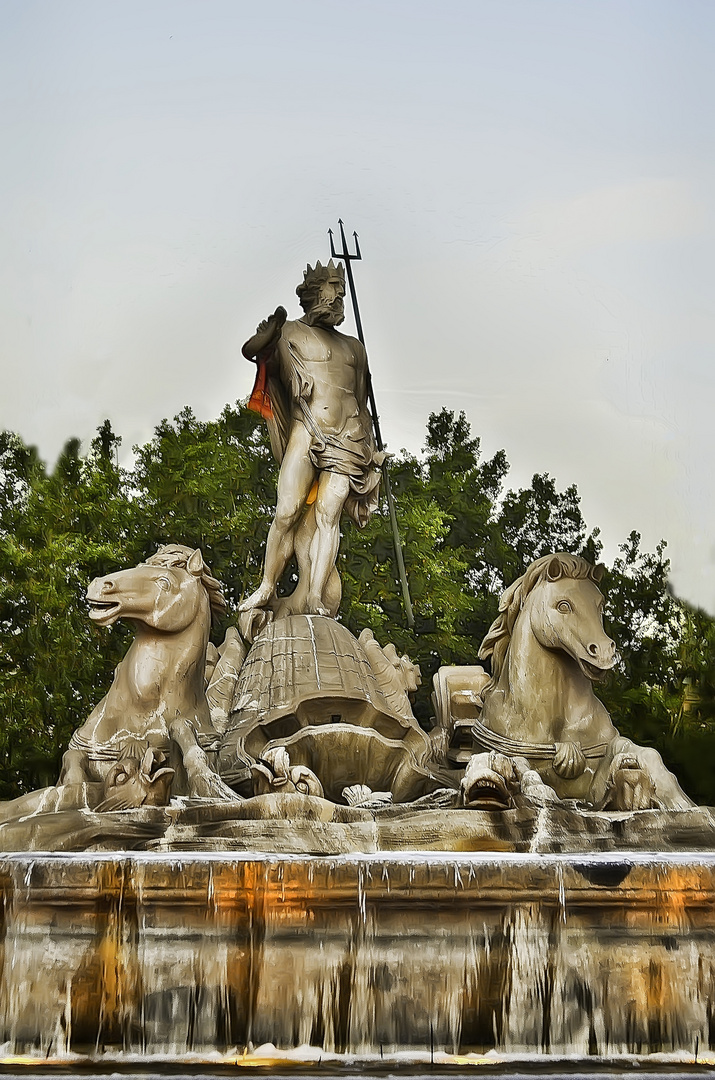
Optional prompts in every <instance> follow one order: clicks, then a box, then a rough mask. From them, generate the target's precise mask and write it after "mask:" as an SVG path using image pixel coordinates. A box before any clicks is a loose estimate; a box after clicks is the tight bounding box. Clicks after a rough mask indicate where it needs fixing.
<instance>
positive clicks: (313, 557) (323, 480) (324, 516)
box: [307, 472, 350, 615]
mask: <svg viewBox="0 0 715 1080" xmlns="http://www.w3.org/2000/svg"><path fill="white" fill-rule="evenodd" d="M349 491H350V480H349V479H348V477H347V476H343V475H342V474H341V473H334V472H323V473H321V474H320V480H319V482H318V497H317V499H316V500H315V521H316V526H317V528H316V530H315V534H314V536H313V539H312V541H311V545H310V587H309V589H308V603H307V608H308V611H309V612H311V613H312V614H314V615H329V614H330V611H329V609H328V605H327V603H326V601H325V599H324V593H325V587H326V585H327V583H328V578H329V577H330V574H331V572H332V570H333V568H334V567H335V560H336V559H337V556H338V546H339V544H340V515H341V513H342V510H343V506H344V505H345V500H346V499H347V497H348V493H349Z"/></svg>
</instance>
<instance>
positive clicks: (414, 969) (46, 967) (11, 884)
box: [0, 852, 715, 1067]
mask: <svg viewBox="0 0 715 1080" xmlns="http://www.w3.org/2000/svg"><path fill="white" fill-rule="evenodd" d="M0 887H1V888H2V890H3V909H2V913H3V919H2V934H1V938H2V952H1V962H2V976H1V982H0V1039H2V1040H3V1042H4V1044H5V1062H6V1067H7V1066H8V1065H9V1064H10V1059H12V1058H13V1056H17V1055H20V1056H22V1055H25V1056H27V1057H28V1059H31V1060H35V1061H36V1060H38V1059H46V1058H57V1057H61V1056H63V1055H68V1054H69V1055H72V1054H81V1055H87V1056H88V1057H89V1059H91V1060H95V1061H100V1060H102V1059H104V1060H107V1061H108V1060H116V1059H117V1056H119V1058H122V1057H123V1058H124V1060H125V1061H127V1062H129V1061H130V1060H132V1059H133V1057H134V1056H135V1055H140V1056H142V1057H143V1058H146V1056H147V1055H150V1056H153V1055H156V1056H157V1057H161V1058H165V1059H169V1060H172V1061H178V1060H182V1059H185V1058H186V1057H187V1056H191V1055H195V1056H198V1057H203V1058H204V1059H205V1058H206V1057H207V1056H210V1055H212V1054H213V1055H219V1056H220V1057H221V1058H222V1059H228V1058H230V1056H231V1055H234V1056H240V1055H246V1054H251V1053H253V1052H254V1051H255V1049H256V1048H258V1047H264V1048H265V1047H266V1046H267V1044H269V1057H270V1054H271V1053H273V1051H272V1050H270V1046H272V1047H275V1048H277V1049H276V1052H275V1056H276V1058H280V1056H281V1055H286V1054H290V1053H297V1054H298V1056H300V1055H301V1054H302V1055H303V1058H305V1057H306V1055H307V1056H308V1057H310V1056H311V1055H312V1057H313V1059H315V1055H316V1054H319V1055H320V1056H321V1058H322V1056H323V1055H324V1056H325V1057H326V1058H331V1057H332V1058H335V1057H337V1056H340V1055H347V1056H348V1057H349V1058H350V1059H355V1058H357V1059H361V1060H363V1061H364V1062H369V1061H375V1060H379V1059H380V1058H388V1059H389V1058H392V1059H394V1057H395V1055H399V1054H407V1055H408V1056H409V1055H412V1057H413V1058H414V1059H415V1060H416V1059H417V1058H418V1057H420V1055H421V1056H422V1057H424V1056H425V1055H429V1058H428V1060H429V1061H431V1062H439V1061H442V1060H448V1058H445V1057H444V1055H456V1057H455V1058H449V1060H454V1061H456V1060H457V1059H458V1057H459V1056H460V1055H469V1054H471V1055H477V1056H479V1055H491V1058H490V1057H487V1061H488V1060H491V1059H494V1060H497V1059H501V1058H511V1059H523V1058H526V1059H528V1060H533V1061H537V1060H541V1061H542V1062H543V1061H546V1060H548V1058H549V1057H551V1058H552V1059H554V1060H556V1059H558V1058H563V1057H565V1056H571V1055H575V1056H577V1057H578V1058H580V1059H582V1060H585V1059H590V1060H592V1061H595V1060H596V1059H598V1060H600V1061H603V1060H604V1059H606V1060H614V1061H617V1060H618V1059H624V1058H626V1057H629V1056H632V1055H636V1056H638V1055H670V1056H672V1055H675V1057H676V1058H677V1059H679V1060H683V1061H686V1060H693V1059H694V1057H695V1055H696V1054H697V1055H698V1060H699V1061H700V1062H702V1063H703V1064H707V1063H708V1062H710V1063H711V1064H712V1063H713V1062H714V1061H715V1059H713V1057H712V1050H713V1049H715V1026H714V1021H713V1004H714V1003H715V903H714V901H715V856H713V855H707V854H705V855H703V854H692V855H687V854H685V855H683V854H679V855H662V856H661V855H644V854H636V853H619V854H617V855H593V856H583V855H579V856H573V855H570V856H558V855H531V854H524V855H514V854H499V853H493V852H492V853H484V854H481V853H466V854H463V855H440V854H433V853H430V854H425V853H416V854H410V855H402V854H400V855H394V854H383V855H364V856H354V855H353V856H341V857H336V858H325V857H317V856H316V857H309V856H300V857H285V856H282V857H276V856H265V855H256V856H251V855H244V854H241V855H240V856H237V855H234V854H223V853H212V852H210V853H182V855H181V856H177V855H166V854H151V853H146V854H144V853H142V854H127V855H121V854H120V855H116V854H111V855H110V854H104V853H97V854H89V855H36V856H34V857H30V856H20V855H18V856H7V857H5V858H3V859H2V860H0ZM307 1048H312V1049H311V1050H310V1051H308V1050H307ZM263 1053H264V1055H265V1053H266V1051H265V1049H264V1051H263ZM244 1060H245V1058H244ZM266 1061H268V1059H266ZM0 1064H1V1062H0Z"/></svg>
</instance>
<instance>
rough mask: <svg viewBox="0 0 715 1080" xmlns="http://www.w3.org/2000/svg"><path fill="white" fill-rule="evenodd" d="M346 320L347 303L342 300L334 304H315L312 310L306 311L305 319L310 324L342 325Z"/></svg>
mask: <svg viewBox="0 0 715 1080" xmlns="http://www.w3.org/2000/svg"><path fill="white" fill-rule="evenodd" d="M344 320H345V305H344V304H343V302H342V300H339V301H336V302H335V303H334V304H314V305H313V307H312V308H311V309H310V311H306V313H305V315H304V316H303V321H304V322H307V324H308V326H315V325H316V324H317V325H320V326H340V323H341V322H343V321H344Z"/></svg>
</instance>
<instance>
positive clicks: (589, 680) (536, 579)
mask: <svg viewBox="0 0 715 1080" xmlns="http://www.w3.org/2000/svg"><path fill="white" fill-rule="evenodd" d="M603 571H604V567H603V566H593V565H592V564H591V563H589V562H587V561H586V560H585V559H582V558H580V557H578V556H575V555H568V554H563V553H561V554H556V555H546V556H544V557H543V558H540V559H537V560H536V561H535V562H533V563H532V564H531V566H530V567H529V568H528V570H527V571H526V573H525V574H524V575H523V576H522V577H520V578H519V579H518V581H515V582H514V584H513V585H511V586H510V587H509V588H508V589H507V590H506V592H505V593H504V594H503V596H502V598H501V602H500V605H499V615H498V617H497V619H496V620H495V622H494V623H493V624H492V626H491V629H490V630H489V632H488V634H487V635H486V637H485V638H484V641H483V642H482V645H481V648H480V650H479V657H480V659H485V658H487V657H491V667H492V675H491V681H490V682H489V683H488V684H487V686H486V687H485V688H484V690H483V691H482V695H481V696H482V701H483V707H482V710H481V713H480V716H479V718H478V719H477V721H476V722H475V724H474V728H473V734H474V738H475V741H476V742H477V743H478V744H480V747H482V748H485V749H487V750H494V751H498V752H500V753H503V754H507V755H510V756H517V755H520V756H522V757H524V758H526V759H527V760H528V761H529V762H530V763H532V764H533V766H534V767H535V768H536V769H537V770H538V772H539V773H540V774H541V777H542V779H543V780H544V781H545V783H546V784H548V785H549V786H551V787H552V788H554V790H555V791H556V793H557V794H558V795H559V796H560V797H561V798H572V799H578V800H583V801H585V802H588V803H590V804H591V805H593V806H595V807H598V808H602V809H615V810H644V809H650V808H662V809H674V810H680V809H686V808H689V807H691V806H693V803H692V802H691V801H690V799H688V797H687V796H686V795H685V793H684V792H683V791H682V789H681V788H680V785H679V784H678V781H677V780H676V778H675V777H674V776H673V774H672V773H671V772H670V771H669V770H668V769H667V768H666V767H665V765H664V764H663V760H662V758H661V756H660V754H659V753H658V752H657V751H656V750H654V749H652V748H650V747H642V746H637V745H636V744H635V743H633V742H631V741H630V739H625V738H623V737H621V735H620V734H619V732H618V730H617V729H616V728H615V727H614V725H613V722H612V720H611V717H610V715H609V713H608V710H607V709H606V707H605V705H604V704H603V703H602V702H601V701H600V700H599V699H598V698H597V697H596V695H595V693H594V691H593V684H594V682H597V681H598V680H600V679H602V678H603V677H604V676H605V675H606V674H607V673H608V672H609V671H610V670H611V669H612V668H613V667H614V666H615V664H616V663H617V653H616V646H615V643H614V642H613V641H612V640H611V638H609V637H608V636H607V634H606V632H605V631H604V629H603V619H602V612H603V595H602V593H601V592H600V590H599V588H598V583H599V582H600V580H601V577H602V575H603Z"/></svg>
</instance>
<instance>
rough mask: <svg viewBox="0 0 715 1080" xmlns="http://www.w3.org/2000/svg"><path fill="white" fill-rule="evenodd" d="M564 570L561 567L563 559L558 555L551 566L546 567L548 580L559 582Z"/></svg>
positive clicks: (551, 562)
mask: <svg viewBox="0 0 715 1080" xmlns="http://www.w3.org/2000/svg"><path fill="white" fill-rule="evenodd" d="M563 572H564V568H563V566H562V565H561V559H560V558H559V557H558V555H554V556H553V557H552V558H551V560H550V562H549V565H548V566H547V567H546V578H547V580H548V581H558V580H559V578H560V577H562V576H563Z"/></svg>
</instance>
